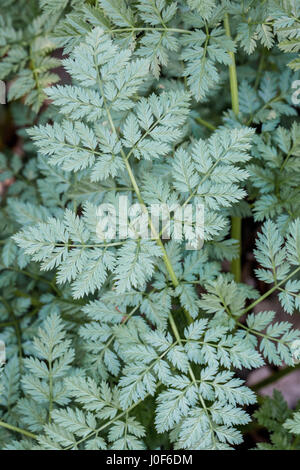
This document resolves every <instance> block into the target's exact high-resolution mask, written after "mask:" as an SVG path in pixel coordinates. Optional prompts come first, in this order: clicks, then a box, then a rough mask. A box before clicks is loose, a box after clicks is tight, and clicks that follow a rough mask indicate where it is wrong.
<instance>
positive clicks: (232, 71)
mask: <svg viewBox="0 0 300 470" xmlns="http://www.w3.org/2000/svg"><path fill="white" fill-rule="evenodd" d="M224 28H225V32H226V35H227V36H228V37H229V38H230V39H231V32H230V24H229V18H228V14H227V13H226V14H225V17H224ZM228 54H229V56H230V58H231V64H230V65H229V82H230V93H231V104H232V110H233V112H234V114H235V115H236V116H238V114H239V111H240V108H239V94H238V81H237V73H236V64H235V55H234V53H233V52H230V51H229V52H228ZM231 238H234V239H235V240H237V241H238V242H239V253H238V257H237V258H236V259H234V260H232V262H231V272H232V274H233V275H234V279H235V281H236V282H241V277H242V276H241V274H242V268H241V245H242V219H241V217H232V218H231Z"/></svg>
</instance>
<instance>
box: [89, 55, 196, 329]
mask: <svg viewBox="0 0 300 470" xmlns="http://www.w3.org/2000/svg"><path fill="white" fill-rule="evenodd" d="M95 66H96V68H97V74H98V76H97V78H98V85H99V89H100V92H101V95H102V97H103V102H104V107H105V110H106V113H107V117H108V121H109V124H110V127H111V130H112V132H113V133H114V134H115V135H117V136H118V133H117V130H116V128H115V125H114V122H113V120H112V116H111V113H110V111H109V109H108V106H107V102H106V99H105V95H104V92H103V86H102V81H101V76H100V73H99V69H98V67H97V65H96V61H95ZM121 155H122V158H123V161H124V164H125V166H126V170H127V173H128V176H129V178H130V181H131V184H132V186H133V189H134V191H135V193H136V196H137V198H138V201H139V203H140V204H141V206H142V208H143V210H145V213H146V214H147V216H148V221H149V227H150V229H151V233H152V234H153V236H154V239H155V240H156V242H157V244H158V246H159V247H160V248H161V250H162V253H163V261H164V263H165V266H166V269H167V271H168V273H169V276H170V278H171V281H172V283H173V285H174V287H177V286H178V285H179V281H178V279H177V276H176V274H175V271H174V269H173V266H172V263H171V261H170V259H169V257H168V254H167V252H166V249H165V247H164V244H163V242H162V241H161V238H160V236H159V234H158V233H157V231H156V229H155V227H154V225H153V223H152V220H151V216H150V214H149V212H148V210H147V208H146V205H145V203H144V200H143V198H142V195H141V192H140V188H139V186H138V184H137V181H136V179H135V176H134V174H133V171H132V168H131V166H130V164H129V162H128V156H126V155H125V152H124V150H123V149H121ZM184 312H185V315H186V318H187V321H188V323H192V321H193V320H192V317H191V316H190V314H189V312H187V311H186V310H184Z"/></svg>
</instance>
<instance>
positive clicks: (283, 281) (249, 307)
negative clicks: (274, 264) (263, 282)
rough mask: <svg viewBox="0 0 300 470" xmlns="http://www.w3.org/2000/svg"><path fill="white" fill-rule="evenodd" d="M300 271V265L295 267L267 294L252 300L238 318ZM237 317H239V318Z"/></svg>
mask: <svg viewBox="0 0 300 470" xmlns="http://www.w3.org/2000/svg"><path fill="white" fill-rule="evenodd" d="M299 271H300V266H299V267H298V268H297V269H295V270H294V271H292V272H291V273H290V274H289V275H288V276H287V277H285V278H284V279H283V280H282V281H280V282H278V284H275V285H274V286H273V287H272V288H271V289H269V290H268V291H267V292H266V293H265V294H263V295H262V296H261V297H260V298H259V299H257V300H255V301H254V302H252V304H250V305H249V306H248V307H247V308H245V309H244V310H243V311H242V313H241V315H240V316H239V317H238V318H241V317H242V316H243V315H245V313H247V312H249V311H250V310H252V309H253V308H254V307H255V306H256V305H257V304H259V303H260V302H262V301H263V300H265V299H266V298H267V297H269V296H270V295H271V294H273V292H275V291H276V290H277V289H278V288H279V287H280V286H282V284H284V283H285V282H286V281H288V280H289V279H290V278H291V277H293V276H295V274H297V273H298V272H299ZM238 318H237V319H238Z"/></svg>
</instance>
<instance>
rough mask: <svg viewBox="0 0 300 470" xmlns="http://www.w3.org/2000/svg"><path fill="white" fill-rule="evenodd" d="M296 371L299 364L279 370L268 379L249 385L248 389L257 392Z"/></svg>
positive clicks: (299, 366) (299, 367)
mask: <svg viewBox="0 0 300 470" xmlns="http://www.w3.org/2000/svg"><path fill="white" fill-rule="evenodd" d="M297 369H300V362H299V363H298V364H296V365H295V366H288V367H285V368H284V369H280V370H278V371H277V372H275V373H274V374H272V375H270V376H269V377H267V378H265V379H263V380H260V381H259V382H257V383H256V384H254V385H250V387H251V388H252V390H254V391H258V390H260V389H261V388H263V387H266V386H267V385H271V384H272V383H274V382H277V380H279V379H282V377H285V376H286V375H288V374H290V373H291V372H294V371H295V370H297Z"/></svg>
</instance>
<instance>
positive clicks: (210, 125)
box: [195, 117, 217, 131]
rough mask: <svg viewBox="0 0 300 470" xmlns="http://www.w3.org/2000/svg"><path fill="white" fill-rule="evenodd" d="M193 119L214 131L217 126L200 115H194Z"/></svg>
mask: <svg viewBox="0 0 300 470" xmlns="http://www.w3.org/2000/svg"><path fill="white" fill-rule="evenodd" d="M195 121H197V122H198V123H199V124H201V126H204V127H207V129H209V130H210V131H215V130H216V129H217V128H216V126H214V125H213V124H211V123H210V122H208V121H206V120H205V119H202V118H201V117H196V118H195Z"/></svg>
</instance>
